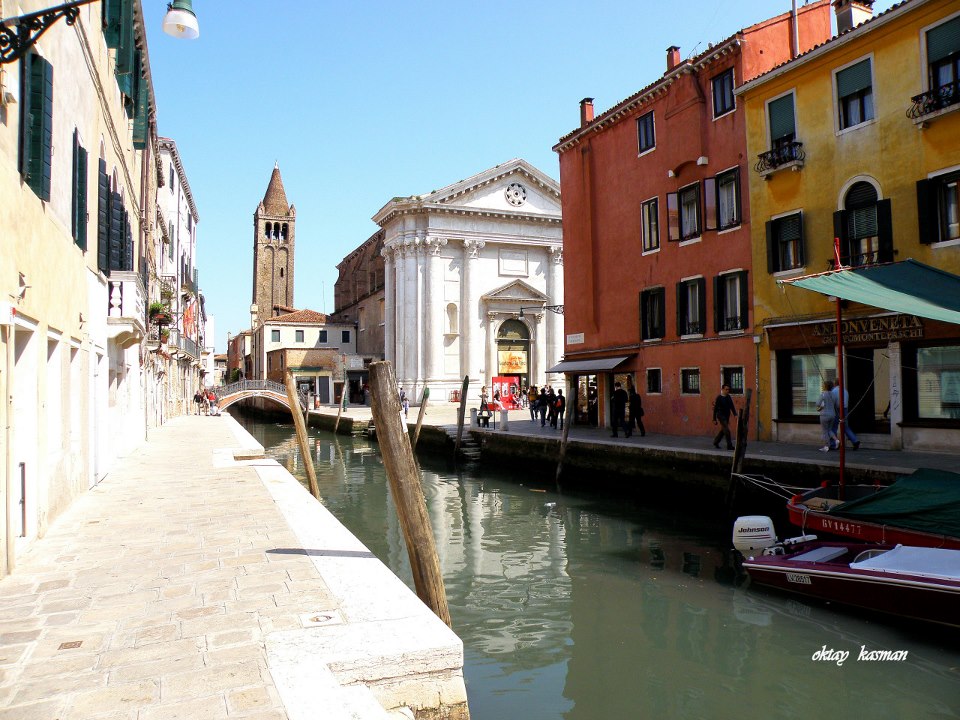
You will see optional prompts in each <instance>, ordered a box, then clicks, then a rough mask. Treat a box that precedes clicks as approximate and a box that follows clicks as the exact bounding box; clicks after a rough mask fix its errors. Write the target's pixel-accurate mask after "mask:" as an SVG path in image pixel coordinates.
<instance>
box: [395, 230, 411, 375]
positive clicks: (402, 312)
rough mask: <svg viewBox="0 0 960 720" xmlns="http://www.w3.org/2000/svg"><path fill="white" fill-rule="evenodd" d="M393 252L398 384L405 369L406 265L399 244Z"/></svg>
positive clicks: (401, 247) (402, 250)
mask: <svg viewBox="0 0 960 720" xmlns="http://www.w3.org/2000/svg"><path fill="white" fill-rule="evenodd" d="M392 250H393V264H394V267H395V268H396V293H395V294H396V309H395V312H394V318H395V325H394V333H393V354H394V363H393V370H394V373H396V376H397V382H400V379H401V378H402V377H403V375H404V372H405V368H406V356H405V355H404V352H403V348H404V347H405V344H406V338H405V337H404V336H405V334H406V331H407V328H406V310H407V301H406V292H407V284H406V276H405V272H406V264H405V263H404V248H403V245H402V244H401V243H399V242H398V243H397V244H396V245H394V247H393V248H392Z"/></svg>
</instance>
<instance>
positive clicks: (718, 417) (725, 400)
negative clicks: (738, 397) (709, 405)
mask: <svg viewBox="0 0 960 720" xmlns="http://www.w3.org/2000/svg"><path fill="white" fill-rule="evenodd" d="M731 415H732V416H733V417H736V415H737V408H736V407H735V406H734V404H733V398H732V397H730V386H729V385H727V384H726V383H724V385H723V387H721V388H720V394H719V395H717V399H716V400H714V401H713V424H714V425H716V424H717V423H719V424H720V432H718V433H717V436H716V437H715V438H714V439H713V446H714V447H715V448H717V449H718V450H719V449H720V440H721V438H725V439H726V441H727V450H733V439H732V438H731V437H730V416H731Z"/></svg>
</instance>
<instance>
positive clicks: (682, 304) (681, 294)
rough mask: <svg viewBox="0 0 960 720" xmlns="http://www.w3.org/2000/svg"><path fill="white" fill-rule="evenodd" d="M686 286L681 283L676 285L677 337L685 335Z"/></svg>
mask: <svg viewBox="0 0 960 720" xmlns="http://www.w3.org/2000/svg"><path fill="white" fill-rule="evenodd" d="M686 289H687V288H686V286H685V285H684V284H683V283H677V337H679V336H681V335H686V334H687V329H686V327H684V326H685V325H686V315H687V293H686Z"/></svg>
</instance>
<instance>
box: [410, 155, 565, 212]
mask: <svg viewBox="0 0 960 720" xmlns="http://www.w3.org/2000/svg"><path fill="white" fill-rule="evenodd" d="M423 203H424V204H425V205H427V204H429V205H441V206H444V207H445V208H451V209H452V208H462V209H464V210H476V211H491V210H492V211H497V212H512V213H521V214H524V215H556V216H559V215H560V186H559V185H558V184H557V182H556V181H555V180H554V179H553V178H551V177H549V176H548V175H545V174H544V173H542V172H540V171H539V170H537V169H536V168H535V167H533V166H532V165H531V164H530V163H528V162H527V161H526V160H520V159H517V160H511V161H510V162H507V163H504V164H502V165H497V166H496V167H493V168H490V169H489V170H485V171H484V172H482V173H478V174H477V175H474V176H473V177H470V178H467V179H466V180H461V181H460V182H458V183H454V184H453V185H449V186H447V187H445V188H441V189H440V190H435V191H434V192H432V193H430V194H429V195H426V196H424V198H423Z"/></svg>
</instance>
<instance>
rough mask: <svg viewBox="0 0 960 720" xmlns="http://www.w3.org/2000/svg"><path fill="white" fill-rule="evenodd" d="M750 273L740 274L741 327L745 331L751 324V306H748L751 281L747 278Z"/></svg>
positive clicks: (746, 271) (745, 271) (742, 272)
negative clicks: (748, 281) (748, 282)
mask: <svg viewBox="0 0 960 720" xmlns="http://www.w3.org/2000/svg"><path fill="white" fill-rule="evenodd" d="M748 272H749V271H748V270H743V271H741V272H740V273H739V275H740V327H741V328H742V329H744V330H746V329H747V326H748V325H749V324H750V323H749V320H750V309H749V308H750V306H749V305H748V303H749V302H750V290H749V286H748V285H747V280H748V279H749V278H748V277H747V273H748Z"/></svg>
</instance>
